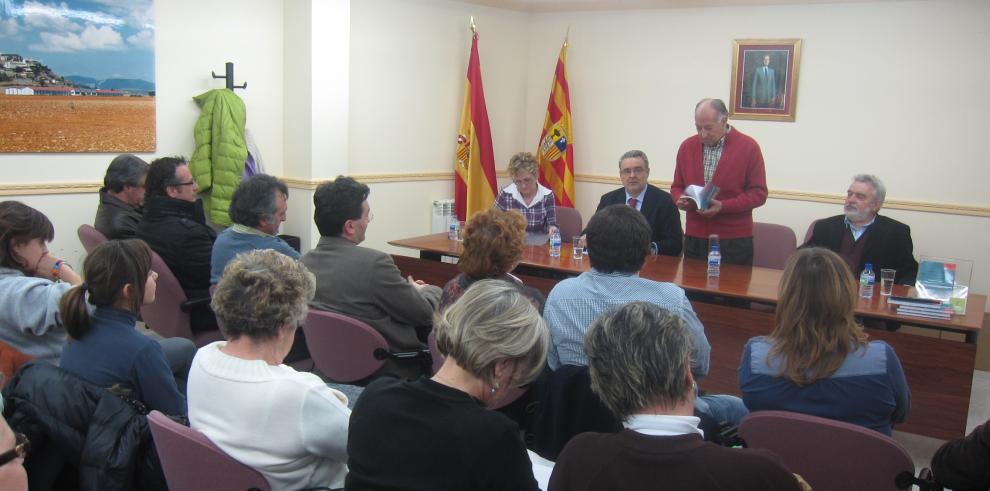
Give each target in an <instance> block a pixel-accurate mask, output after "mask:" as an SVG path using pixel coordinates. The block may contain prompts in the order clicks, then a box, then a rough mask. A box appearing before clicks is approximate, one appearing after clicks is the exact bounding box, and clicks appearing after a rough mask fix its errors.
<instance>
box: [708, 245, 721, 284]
mask: <svg viewBox="0 0 990 491" xmlns="http://www.w3.org/2000/svg"><path fill="white" fill-rule="evenodd" d="M721 273H722V251H721V248H720V247H719V245H718V244H712V248H711V250H710V251H708V277H709V278H718V276H719V274H721Z"/></svg>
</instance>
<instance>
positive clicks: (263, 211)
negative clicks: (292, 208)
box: [210, 174, 299, 285]
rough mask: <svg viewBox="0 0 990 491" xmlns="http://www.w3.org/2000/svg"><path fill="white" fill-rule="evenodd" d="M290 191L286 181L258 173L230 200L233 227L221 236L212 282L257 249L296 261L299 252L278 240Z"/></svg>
mask: <svg viewBox="0 0 990 491" xmlns="http://www.w3.org/2000/svg"><path fill="white" fill-rule="evenodd" d="M288 199H289V188H288V187H287V186H286V185H285V183H284V182H282V181H279V180H278V179H276V178H274V177H272V176H269V175H266V174H257V175H254V176H251V177H249V178H248V179H247V180H246V181H244V182H242V183H241V184H240V185H239V186H237V189H236V190H234V195H233V196H232V197H231V201H230V209H229V213H230V221H232V222H234V223H233V225H231V226H230V227H229V228H227V229H226V230H224V231H223V232H220V234H219V235H217V241H216V242H214V243H213V255H212V256H211V258H210V283H212V284H214V285H215V284H217V283H218V282H219V281H220V275H222V274H223V268H224V267H226V266H227V263H228V262H230V260H231V259H234V256H236V255H238V254H240V253H242V252H246V251H252V250H255V249H272V250H275V251H278V252H281V253H282V254H285V255H286V256H289V257H291V258H292V259H299V252H298V251H296V250H295V249H293V248H292V247H291V246H290V245H289V244H288V243H286V242H285V241H284V240H282V239H281V238H280V237H278V228H279V226H280V225H282V222H284V221H285V215H286V212H287V211H288V209H289V205H288V203H287V200H288Z"/></svg>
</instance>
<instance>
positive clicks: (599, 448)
mask: <svg viewBox="0 0 990 491" xmlns="http://www.w3.org/2000/svg"><path fill="white" fill-rule="evenodd" d="M693 338H694V335H693V334H692V333H691V331H690V329H688V328H687V326H686V325H685V323H684V320H683V319H682V318H681V317H680V316H679V315H678V314H675V313H672V312H669V311H666V310H664V309H662V308H660V307H657V306H656V305H654V304H652V303H647V302H633V303H629V304H626V305H624V306H622V307H620V308H619V309H617V310H613V311H611V312H608V313H606V314H605V315H603V316H602V317H600V318H598V319H597V320H596V321H595V322H594V323H593V324H592V325H591V327H590V328H588V337H587V341H586V345H585V351H586V352H587V356H588V365H589V369H590V372H591V389H592V390H593V391H594V392H595V393H596V394H598V395H599V397H601V399H602V401H603V402H604V403H605V405H606V406H607V407H608V408H609V409H610V410H611V411H612V412H613V413H615V415H616V416H617V417H618V418H619V419H621V420H623V426H625V430H624V431H622V432H620V433H590V432H589V433H583V434H581V435H578V436H576V437H574V438H573V439H572V440H571V441H570V442H569V443H568V444H567V446H566V447H564V451H563V452H562V453H561V454H560V457H559V458H558V459H557V463H556V465H555V466H554V470H553V475H552V476H551V478H550V489H551V490H582V489H587V490H598V489H623V490H637V489H643V490H647V489H650V490H652V489H691V490H709V489H710V490H727V489H739V490H748V489H773V490H785V489H793V490H798V489H801V488H800V487H799V485H798V482H797V480H796V479H795V477H794V475H793V474H790V473H789V472H788V470H787V469H786V468H785V467H784V465H783V463H782V462H781V461H780V459H779V457H777V456H776V455H774V454H772V453H770V452H767V451H765V450H748V449H747V450H744V449H735V448H727V447H723V446H720V445H716V444H714V443H710V442H705V441H703V439H702V438H703V434H702V430H701V429H699V428H698V424H699V422H700V420H699V419H698V418H697V417H695V416H694V404H693V401H694V398H695V395H694V394H695V390H694V377H693V375H692V374H691V370H690V366H691V357H692V351H693V350H692V344H693ZM631 360H634V362H632V363H631V362H630V361H631Z"/></svg>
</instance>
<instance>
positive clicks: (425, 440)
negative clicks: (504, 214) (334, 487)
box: [347, 280, 549, 490]
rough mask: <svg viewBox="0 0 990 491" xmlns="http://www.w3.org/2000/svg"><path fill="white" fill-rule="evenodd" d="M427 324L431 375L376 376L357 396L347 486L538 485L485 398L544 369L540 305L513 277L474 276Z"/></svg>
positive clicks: (514, 430)
mask: <svg viewBox="0 0 990 491" xmlns="http://www.w3.org/2000/svg"><path fill="white" fill-rule="evenodd" d="M434 329H435V330H436V338H437V346H438V348H439V350H440V352H441V353H442V354H443V355H444V356H446V359H445V360H444V363H443V366H442V367H441V368H440V370H439V371H437V373H436V374H435V375H434V376H433V378H426V377H421V378H419V379H417V380H398V379H394V378H383V379H379V380H376V381H374V382H372V383H371V384H370V385H368V387H367V388H366V389H365V390H364V393H363V394H362V395H361V398H360V399H358V401H357V404H356V405H355V407H354V414H353V416H352V417H351V428H350V436H349V439H348V442H347V452H348V454H349V456H350V461H349V465H350V474H348V476H347V489H349V490H361V489H376V490H377V489H396V490H398V489H437V490H472V489H512V490H526V489H530V490H535V489H538V487H537V483H536V480H535V479H534V477H533V469H532V464H531V463H530V460H529V457H528V456H527V452H526V446H525V445H524V444H523V441H522V438H521V437H520V433H519V428H518V426H516V424H515V423H513V422H512V421H510V420H509V419H508V418H507V417H506V416H504V415H502V414H501V413H499V412H497V411H491V410H488V409H486V408H485V405H486V404H489V403H492V402H494V401H497V400H498V399H499V398H500V397H501V396H502V395H503V394H504V393H505V392H506V391H507V390H508V389H509V388H511V387H518V386H520V385H524V384H526V383H528V382H530V381H531V380H533V378H535V377H536V375H537V374H539V372H540V370H541V369H542V368H543V364H544V361H545V359H546V352H547V345H548V344H549V335H548V333H547V329H546V326H545V325H544V323H543V319H541V318H540V314H539V313H538V312H537V311H536V309H535V308H534V307H533V305H532V303H530V301H529V300H528V299H527V298H526V297H525V296H524V295H523V294H522V293H520V292H519V290H518V289H517V288H516V287H514V286H513V285H510V284H509V283H506V282H505V281H498V280H481V281H479V282H478V283H476V284H475V285H474V286H472V287H471V288H470V289H469V290H468V291H467V292H465V293H464V295H463V296H462V297H461V298H460V300H458V301H457V302H456V303H454V304H453V305H452V306H451V307H450V308H449V309H447V310H446V311H444V312H443V313H442V314H440V315H438V317H437V323H436V326H435V327H434ZM383 442H388V444H385V445H383Z"/></svg>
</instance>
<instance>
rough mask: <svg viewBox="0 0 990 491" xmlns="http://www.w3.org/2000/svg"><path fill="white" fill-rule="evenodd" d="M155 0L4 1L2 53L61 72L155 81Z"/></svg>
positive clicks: (0, 14)
mask: <svg viewBox="0 0 990 491" xmlns="http://www.w3.org/2000/svg"><path fill="white" fill-rule="evenodd" d="M154 43H155V26H154V3H153V0H126V1H121V0H62V1H50V0H0V53H16V54H19V55H21V56H24V57H27V58H32V59H36V60H39V61H41V62H42V63H44V64H46V65H48V66H49V67H50V68H52V69H53V70H54V71H55V72H56V73H58V74H59V75H61V76H69V75H80V76H84V77H91V78H95V79H100V80H103V79H108V78H136V79H141V80H146V81H148V82H152V83H154V82H155V50H154Z"/></svg>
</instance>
